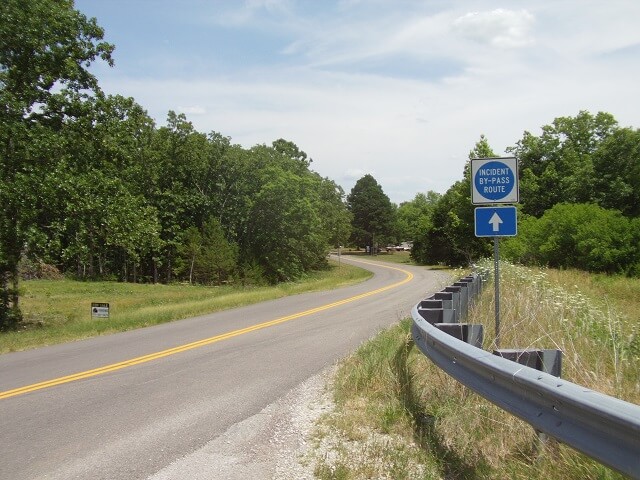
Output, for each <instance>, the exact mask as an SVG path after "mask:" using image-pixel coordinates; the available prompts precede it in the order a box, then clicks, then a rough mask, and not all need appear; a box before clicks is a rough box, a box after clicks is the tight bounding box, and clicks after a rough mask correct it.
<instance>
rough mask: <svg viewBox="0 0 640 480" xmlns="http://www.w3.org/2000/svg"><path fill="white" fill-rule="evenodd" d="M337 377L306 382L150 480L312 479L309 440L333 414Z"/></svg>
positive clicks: (327, 371)
mask: <svg viewBox="0 0 640 480" xmlns="http://www.w3.org/2000/svg"><path fill="white" fill-rule="evenodd" d="M335 371H336V367H335V366H334V367H330V368H327V369H325V370H324V371H322V372H321V373H319V374H317V375H315V376H313V377H311V378H309V379H307V380H306V381H304V382H303V383H301V384H300V385H298V386H297V387H296V388H294V389H293V390H290V391H289V392H288V393H287V394H286V395H285V396H283V397H281V398H280V399H279V400H277V401H276V402H275V403H272V404H271V405H268V406H267V407H265V408H264V409H263V410H262V411H261V412H260V413H258V414H256V415H254V416H253V417H250V418H248V419H247V420H245V421H243V422H241V423H238V424H236V425H234V426H233V427H231V428H229V429H228V430H227V431H226V432H225V433H224V434H223V435H221V436H219V437H218V438H216V439H214V440H212V441H210V442H209V443H207V444H206V445H205V446H204V447H202V448H201V449H199V450H197V451H195V452H193V453H191V454H190V455H187V456H185V457H183V458H181V459H179V460H177V461H175V462H173V463H172V464H170V465H169V466H167V467H166V468H164V469H162V470H160V471H159V472H157V473H156V474H154V475H152V476H151V477H148V480H182V479H185V480H186V479H190V480H205V479H212V478H224V479H228V480H244V479H247V478H252V479H258V480H259V479H278V480H306V479H313V478H314V475H313V469H314V462H313V460H312V459H311V457H310V455H309V454H310V445H309V436H310V434H311V432H312V430H313V428H314V424H315V421H316V420H317V419H318V418H319V417H320V416H321V415H323V414H324V413H327V412H330V411H331V410H332V409H333V408H334V404H333V400H332V393H331V391H330V390H329V387H328V385H330V382H331V379H332V377H333V375H334V373H335Z"/></svg>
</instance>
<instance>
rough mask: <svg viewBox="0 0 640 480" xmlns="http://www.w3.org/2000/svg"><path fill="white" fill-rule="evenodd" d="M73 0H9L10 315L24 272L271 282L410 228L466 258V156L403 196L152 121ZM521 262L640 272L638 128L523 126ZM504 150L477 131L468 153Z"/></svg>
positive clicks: (2, 242)
mask: <svg viewBox="0 0 640 480" xmlns="http://www.w3.org/2000/svg"><path fill="white" fill-rule="evenodd" d="M103 37H104V31H103V29H102V28H101V27H100V26H99V25H98V24H97V22H96V20H95V19H88V18H86V17H85V16H84V15H83V14H81V13H80V12H78V11H77V10H75V9H74V7H73V1H72V0H60V1H52V0H30V1H29V2H24V1H22V0H5V1H4V2H1V3H0V173H1V176H0V204H2V206H3V208H2V210H1V211H0V330H4V329H9V328H15V327H16V326H17V325H19V323H20V321H21V312H20V308H19V288H18V284H19V280H20V278H21V275H22V276H27V277H29V276H37V275H38V274H39V273H38V272H41V271H43V270H47V271H52V270H53V271H60V272H63V273H65V274H71V275H74V276H75V277H76V278H79V279H94V278H100V279H113V280H119V281H132V282H172V281H185V282H190V283H205V284H223V283H228V282H232V283H239V284H262V283H276V282H280V281H289V280H295V279H298V278H300V277H302V276H304V275H305V274H307V273H308V272H310V271H313V270H317V269H322V268H326V267H327V265H328V263H327V253H328V251H329V248H330V247H335V246H338V245H350V246H353V247H357V248H364V247H366V246H369V247H372V250H371V251H376V248H377V247H380V246H382V247H384V246H386V245H387V244H397V243H398V242H403V241H408V242H412V243H413V248H412V252H411V255H412V257H413V258H414V260H416V261H418V262H420V263H425V264H434V263H443V264H448V265H467V264H469V263H471V262H473V261H475V260H477V259H479V258H482V257H486V256H490V255H491V242H490V241H488V240H487V239H483V238H477V237H475V236H474V226H473V222H474V218H473V217H474V215H473V209H474V206H473V205H472V204H471V185H470V171H469V165H468V164H467V166H466V167H465V170H464V172H463V178H462V179H461V180H460V181H458V182H456V183H454V184H453V185H452V186H451V187H450V188H449V189H448V190H447V191H446V192H445V193H444V194H439V193H436V192H432V191H430V192H425V193H418V194H416V196H415V198H414V199H413V200H411V201H409V202H404V203H401V204H400V205H399V206H398V205H395V204H393V203H392V202H391V201H390V200H389V198H388V196H387V195H386V194H385V193H384V191H383V189H382V186H381V185H379V184H378V182H377V181H376V180H375V178H374V177H373V176H372V175H365V176H363V177H362V178H361V179H359V180H358V181H357V182H356V184H355V186H354V187H353V189H352V190H351V192H350V193H349V194H348V195H345V192H344V191H343V189H342V188H341V187H340V186H338V185H337V184H336V183H335V182H334V181H332V180H330V179H328V178H323V177H321V176H320V175H319V174H318V173H316V172H314V171H313V170H312V169H311V164H312V160H311V159H310V158H309V157H308V156H307V154H306V153H305V152H304V151H302V150H301V149H300V148H299V147H298V146H297V145H295V144H294V143H293V142H290V141H287V140H284V139H277V140H275V141H273V142H272V143H271V144H270V145H255V146H253V147H251V148H244V147H241V146H239V145H235V144H233V143H232V141H231V139H230V138H229V137H226V136H224V135H222V134H221V133H218V132H215V131H214V132H209V133H202V132H199V131H197V130H196V129H195V128H194V126H193V125H192V124H191V122H189V121H188V119H187V118H186V117H185V115H183V114H178V113H176V112H173V111H170V112H168V115H167V119H166V124H165V125H164V126H161V127H159V126H157V125H156V124H155V122H154V120H153V119H151V118H150V117H149V116H148V114H147V112H146V111H145V110H144V108H143V107H142V106H140V105H139V104H137V103H136V102H135V100H134V99H132V98H127V97H123V96H120V95H106V94H105V93H104V92H103V91H102V90H101V89H100V87H99V84H98V80H97V78H96V77H95V76H94V75H93V74H92V73H91V72H90V71H89V67H90V65H91V64H92V63H94V62H95V61H104V62H106V63H107V64H109V65H113V60H112V52H113V49H114V46H113V45H111V44H109V43H106V42H104V41H103ZM508 153H510V154H512V155H514V156H515V157H517V158H518V161H519V165H520V169H519V170H520V177H521V178H520V198H521V203H520V205H519V206H518V208H519V214H518V215H519V227H518V229H519V231H518V236H517V237H513V238H510V239H508V240H503V241H502V244H503V249H502V252H503V255H504V256H506V257H507V258H510V259H512V260H514V261H520V262H524V263H530V264H540V265H550V266H555V267H577V268H583V269H586V270H591V271H604V272H612V273H624V274H628V275H636V276H637V275H640V247H639V245H640V220H639V218H640V132H639V131H638V130H634V129H631V128H622V127H620V126H619V125H618V123H617V121H616V120H615V119H614V118H613V116H612V115H610V114H607V113H598V114H596V115H592V114H590V113H588V112H580V113H579V114H578V115H577V116H576V117H560V118H557V119H555V120H554V121H553V122H552V124H550V125H546V126H543V127H542V133H541V134H540V135H533V134H531V133H529V132H525V133H524V135H523V137H522V139H521V140H519V141H518V142H517V143H516V145H515V146H513V147H511V148H510V149H508ZM496 156H497V155H496V154H495V152H494V151H493V150H492V149H491V147H490V146H489V143H488V140H487V139H486V138H485V137H484V136H481V137H480V140H479V141H478V142H477V143H476V145H475V146H474V148H473V150H472V151H471V152H470V153H469V158H487V157H496Z"/></svg>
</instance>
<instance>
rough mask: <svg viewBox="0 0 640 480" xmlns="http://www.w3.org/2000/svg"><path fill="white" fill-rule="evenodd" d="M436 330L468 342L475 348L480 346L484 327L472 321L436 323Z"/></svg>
mask: <svg viewBox="0 0 640 480" xmlns="http://www.w3.org/2000/svg"><path fill="white" fill-rule="evenodd" d="M434 327H436V328H437V329H438V330H441V331H443V332H445V333H448V334H449V335H451V336H452V337H455V338H457V339H458V340H462V341H463V342H466V343H469V344H471V345H473V346H474V347H477V348H482V340H483V338H484V327H483V326H482V325H478V324H474V323H436V324H434Z"/></svg>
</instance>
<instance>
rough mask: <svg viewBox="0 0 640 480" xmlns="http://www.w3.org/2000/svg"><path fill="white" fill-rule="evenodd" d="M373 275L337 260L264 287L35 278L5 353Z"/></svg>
mask: <svg viewBox="0 0 640 480" xmlns="http://www.w3.org/2000/svg"><path fill="white" fill-rule="evenodd" d="M370 276H371V273H370V272H368V271H366V270H363V269H361V268H357V267H353V266H350V265H346V264H345V263H342V264H341V265H339V266H338V265H337V264H335V263H333V262H332V263H331V267H330V268H329V269H328V270H324V271H321V272H315V273H312V274H309V275H307V276H306V277H305V278H303V279H300V280H299V281H296V282H286V283H280V284H278V285H276V286H262V287H240V286H221V287H211V286H202V285H188V284H171V285H162V284H156V285H153V284H134V283H123V282H100V281H96V282H88V281H77V280H68V279H58V280H29V281H25V282H22V284H21V288H22V302H23V303H22V308H23V310H24V317H25V320H24V322H23V324H22V328H21V329H20V330H17V331H16V330H14V331H8V332H1V333H0V353H6V352H9V351H16V350H25V349H29V348H34V347H38V346H43V345H50V344H54V343H62V342H66V341H72V340H77V339H80V338H86V337H92V336H96V335H104V334H108V333H114V332H119V331H124V330H132V329H134V328H141V327H146V326H150V325H156V324H159V323H165V322H170V321H173V320H178V319H181V318H187V317H192V316H196V315H203V314H207V313H212V312H216V311H220V310H225V309H228V308H234V307H240V306H243V305H249V304H252V303H257V302H263V301H265V300H271V299H275V298H280V297H284V296H287V295H295V294H298V293H303V292H312V291H319V290H329V289H333V288H338V287H341V286H345V285H349V284H353V283H357V282H361V281H364V280H366V279H367V278H369V277H370ZM92 302H108V303H109V304H110V311H109V318H108V319H92V318H91V312H90V307H91V303H92Z"/></svg>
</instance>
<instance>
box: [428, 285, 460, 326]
mask: <svg viewBox="0 0 640 480" xmlns="http://www.w3.org/2000/svg"><path fill="white" fill-rule="evenodd" d="M433 298H434V299H435V300H442V308H444V309H449V310H453V321H454V322H458V314H459V312H458V311H457V310H456V306H455V305H454V304H453V292H436V293H434V294H433ZM457 308H460V306H458V307H457Z"/></svg>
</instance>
